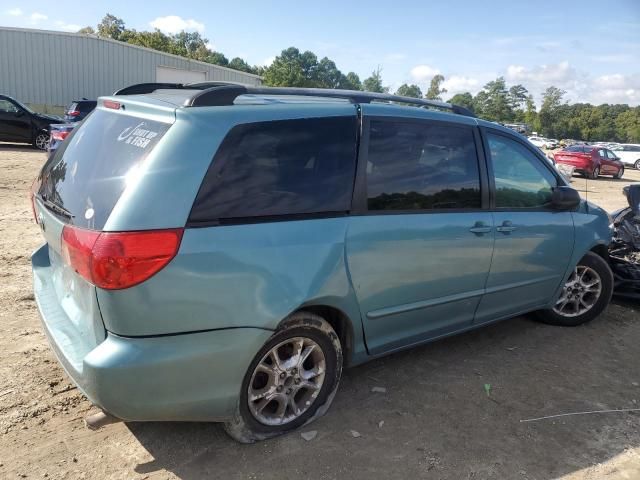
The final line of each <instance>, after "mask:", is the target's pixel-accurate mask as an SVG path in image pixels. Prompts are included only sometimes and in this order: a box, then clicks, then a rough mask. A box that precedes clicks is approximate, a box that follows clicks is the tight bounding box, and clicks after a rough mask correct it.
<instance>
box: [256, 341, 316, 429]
mask: <svg viewBox="0 0 640 480" xmlns="http://www.w3.org/2000/svg"><path fill="white" fill-rule="evenodd" d="M325 370H326V360H325V356H324V352H323V351H322V348H320V345H318V344H317V343H316V342H314V341H313V340H311V339H310V338H306V337H294V338H289V339H287V340H285V341H283V342H280V343H279V344H277V345H276V346H275V347H273V348H272V349H271V350H269V351H268V352H267V353H266V354H265V355H264V356H263V357H262V359H261V360H260V362H259V363H258V365H257V366H256V368H255V370H254V371H253V375H252V377H251V382H250V383H249V388H248V392H247V393H248V397H247V400H248V403H249V411H250V412H251V414H252V415H253V417H254V418H255V419H256V420H257V421H258V422H260V423H262V424H263V425H284V424H287V423H290V422H292V421H293V420H295V419H296V418H298V417H300V416H301V415H302V414H304V412H306V411H307V410H308V409H309V408H310V407H311V406H312V405H313V402H314V401H315V400H316V398H317V396H318V394H319V393H320V390H321V389H322V385H323V383H324V377H325Z"/></svg>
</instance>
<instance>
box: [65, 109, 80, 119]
mask: <svg viewBox="0 0 640 480" xmlns="http://www.w3.org/2000/svg"><path fill="white" fill-rule="evenodd" d="M67 115H69V116H70V117H77V116H78V115H80V111H79V110H69V111H68V112H67Z"/></svg>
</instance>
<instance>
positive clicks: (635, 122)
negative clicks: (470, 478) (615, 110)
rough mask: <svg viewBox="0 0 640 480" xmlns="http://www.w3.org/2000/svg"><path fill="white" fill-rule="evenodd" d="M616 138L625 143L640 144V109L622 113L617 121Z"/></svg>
mask: <svg viewBox="0 0 640 480" xmlns="http://www.w3.org/2000/svg"><path fill="white" fill-rule="evenodd" d="M615 128H616V137H617V138H618V139H619V140H620V141H622V142H625V143H640V107H635V108H632V109H629V110H626V111H624V112H621V113H620V114H619V115H618V116H617V118H616V120H615Z"/></svg>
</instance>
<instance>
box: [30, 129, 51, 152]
mask: <svg viewBox="0 0 640 480" xmlns="http://www.w3.org/2000/svg"><path fill="white" fill-rule="evenodd" d="M33 146H34V147H36V148H37V149H38V150H46V149H48V148H49V134H48V133H47V132H44V131H43V132H38V134H37V135H36V136H35V138H34V139H33Z"/></svg>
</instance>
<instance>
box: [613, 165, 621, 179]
mask: <svg viewBox="0 0 640 480" xmlns="http://www.w3.org/2000/svg"><path fill="white" fill-rule="evenodd" d="M623 175H624V167H620V170H618V173H616V174H615V175H614V176H613V178H617V179H618V180H619V179H621V178H622V176H623Z"/></svg>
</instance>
